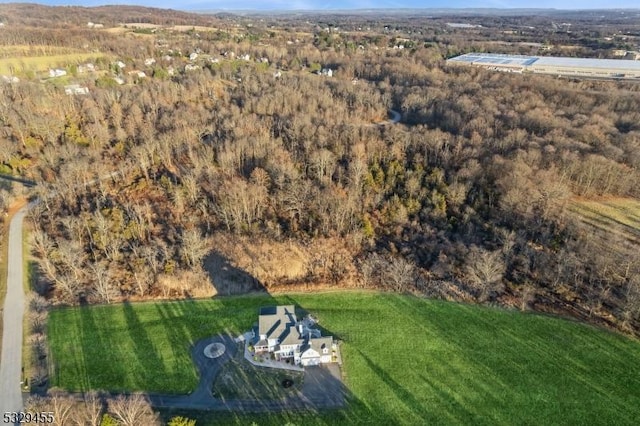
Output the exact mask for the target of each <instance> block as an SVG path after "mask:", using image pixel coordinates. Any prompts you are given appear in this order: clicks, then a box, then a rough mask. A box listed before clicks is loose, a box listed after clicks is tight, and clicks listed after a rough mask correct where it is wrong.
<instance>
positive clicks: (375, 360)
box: [49, 292, 640, 425]
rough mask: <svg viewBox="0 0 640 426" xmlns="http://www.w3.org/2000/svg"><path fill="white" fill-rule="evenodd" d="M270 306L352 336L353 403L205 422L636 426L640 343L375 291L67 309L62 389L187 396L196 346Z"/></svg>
mask: <svg viewBox="0 0 640 426" xmlns="http://www.w3.org/2000/svg"><path fill="white" fill-rule="evenodd" d="M269 304H296V305H298V306H299V307H300V308H302V309H303V310H306V311H309V312H311V313H313V315H315V316H317V317H318V318H319V320H320V326H321V327H323V328H324V332H325V333H328V334H333V335H334V336H336V337H337V338H339V339H341V340H342V341H343V342H344V343H343V345H342V353H343V357H344V362H345V364H344V367H343V374H344V376H345V377H344V380H345V385H346V387H347V389H348V397H347V398H348V401H349V402H348V406H347V407H346V408H345V409H342V410H339V411H330V412H324V413H320V415H318V414H317V413H304V412H295V413H272V414H260V415H248V414H243V413H217V414H216V415H215V416H212V415H211V414H210V413H209V414H207V415H205V414H202V415H201V417H200V416H199V415H198V413H187V414H188V415H190V416H191V417H198V424H216V423H220V424H230V423H237V424H250V423H251V422H252V421H254V420H255V421H257V422H258V423H259V424H261V425H263V424H282V423H283V422H287V421H290V422H293V423H295V424H302V423H304V424H336V423H344V424H354V423H355V424H372V423H373V424H425V423H426V424H433V423H438V424H442V423H465V424H532V423H536V424H550V423H553V424H586V423H591V422H592V421H593V420H594V419H598V421H599V422H602V423H603V424H633V422H634V419H637V418H639V417H640V342H638V341H637V340H632V339H629V338H626V337H624V336H620V335H617V334H613V333H610V332H607V331H603V330H600V329H596V328H594V327H591V326H587V325H583V324H579V323H575V322H571V321H567V320H563V319H559V318H554V317H549V316H543V315H537V314H528V313H520V312H515V311H506V310H501V309H495V308H486V307H477V306H468V305H462V304H455V303H448V302H440V301H433V300H426V299H420V298H417V297H413V296H404V295H391V294H380V293H371V292H335V293H323V294H313V295H310V294H290V295H274V296H269V295H260V296H246V297H223V298H218V299H214V300H191V301H178V302H150V303H140V304H120V305H106V306H93V307H70V308H59V309H55V310H53V311H52V312H51V315H50V319H49V342H50V345H51V354H52V364H53V372H52V377H51V382H52V383H51V384H52V385H53V386H59V387H62V388H65V389H69V390H77V391H80V390H87V389H105V390H113V391H134V390H144V391H149V392H166V393H186V392H189V390H191V389H193V388H194V387H195V386H196V382H197V378H196V370H195V368H194V366H193V364H192V363H191V359H190V356H189V345H191V344H192V343H194V342H195V341H197V340H199V339H201V338H204V337H207V336H210V335H212V334H215V333H218V332H221V331H227V332H230V333H232V334H237V333H240V332H242V331H244V330H246V329H248V328H249V327H250V326H251V325H252V324H253V322H255V321H256V319H257V309H258V307H260V306H263V305H269ZM323 334H324V333H323ZM170 414H175V413H170Z"/></svg>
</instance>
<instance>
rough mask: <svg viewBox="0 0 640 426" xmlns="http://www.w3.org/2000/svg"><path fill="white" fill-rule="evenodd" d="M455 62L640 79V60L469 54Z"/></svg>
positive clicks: (510, 69)
mask: <svg viewBox="0 0 640 426" xmlns="http://www.w3.org/2000/svg"><path fill="white" fill-rule="evenodd" d="M447 64H452V65H473V66H479V67H483V68H487V69H490V70H495V71H505V72H517V73H537V74H553V75H559V76H560V75H561V76H573V77H591V78H620V79H622V78H624V79H640V61H631V60H625V59H591V58H568V57H559V56H524V55H505V54H500V53H466V54H464V55H460V56H456V57H455V58H451V59H448V60H447Z"/></svg>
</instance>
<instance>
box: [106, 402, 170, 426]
mask: <svg viewBox="0 0 640 426" xmlns="http://www.w3.org/2000/svg"><path fill="white" fill-rule="evenodd" d="M107 404H108V411H109V412H110V413H111V414H113V416H114V417H115V418H116V419H117V420H118V421H119V422H120V423H122V425H123V426H139V425H149V426H153V425H159V424H160V421H159V419H158V415H157V414H156V413H154V412H153V410H152V409H151V404H149V401H148V400H147V398H146V397H145V396H143V395H140V394H133V395H130V396H128V397H126V396H124V395H120V396H118V397H116V398H114V399H110V400H109V401H108V403H107Z"/></svg>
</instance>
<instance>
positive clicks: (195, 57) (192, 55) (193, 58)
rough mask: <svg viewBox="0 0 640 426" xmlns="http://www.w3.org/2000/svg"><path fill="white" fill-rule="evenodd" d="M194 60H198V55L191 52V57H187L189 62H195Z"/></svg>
mask: <svg viewBox="0 0 640 426" xmlns="http://www.w3.org/2000/svg"><path fill="white" fill-rule="evenodd" d="M196 59H198V54H197V53H196V52H193V53H192V54H191V55H189V60H190V61H195V60H196Z"/></svg>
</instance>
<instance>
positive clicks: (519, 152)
mask: <svg viewBox="0 0 640 426" xmlns="http://www.w3.org/2000/svg"><path fill="white" fill-rule="evenodd" d="M188 37H192V38H186V39H181V41H180V43H185V44H186V43H194V44H195V43H197V44H198V46H201V47H202V48H203V50H205V49H206V50H205V51H210V52H215V51H222V50H225V49H228V48H233V47H234V45H233V42H232V41H229V40H227V41H215V40H204V41H203V40H196V39H197V37H196V35H195V34H193V35H189V36H188ZM127 43H132V42H131V41H127ZM240 43H246V41H241V42H240ZM124 44H125V43H123V47H122V49H123V50H127V51H129V52H134V51H135V49H134V48H133V47H132V45H130V44H129V45H127V46H124ZM316 44H317V43H316ZM316 44H314V39H310V40H307V41H305V42H304V43H303V45H302V46H300V47H296V48H289V47H285V46H288V45H286V44H285V45H277V46H272V47H270V48H264V47H258V46H256V45H251V44H250V45H248V46H250V47H251V48H252V49H255V51H252V53H253V54H261V53H260V51H258V49H264V50H263V53H264V54H267V55H270V54H277V55H280V57H278V58H276V59H277V60H273V61H271V62H270V64H268V65H266V66H263V65H259V64H256V63H253V62H239V61H223V62H222V63H220V64H211V65H208V66H205V67H202V69H200V70H196V71H192V72H185V73H178V74H177V75H175V76H174V77H172V78H167V79H159V78H153V79H147V80H146V81H143V82H141V83H140V84H137V85H132V86H122V87H116V88H100V87H96V88H92V91H91V94H90V95H88V96H85V97H68V96H64V95H62V94H61V93H60V92H59V91H57V90H55V89H54V88H50V87H48V86H42V85H40V84H37V83H24V84H20V85H11V86H7V85H5V86H2V88H1V90H2V94H1V96H2V97H3V99H6V100H7V101H6V102H4V103H2V105H0V106H1V111H0V112H1V113H2V117H3V123H4V127H3V132H4V136H5V138H4V139H0V143H1V144H2V149H1V150H0V152H2V154H1V155H2V156H3V157H2V162H3V164H5V165H6V166H7V167H10V168H11V170H13V171H15V172H18V173H21V174H25V175H28V176H30V177H32V178H34V179H37V180H38V181H40V182H43V184H42V185H41V186H40V189H39V195H40V197H41V198H42V202H41V203H40V205H39V207H38V208H37V209H34V210H33V213H32V217H33V221H34V225H35V227H36V231H35V232H34V251H35V253H36V254H37V256H38V258H39V263H40V268H41V271H42V277H41V280H40V282H39V283H38V286H39V289H40V291H41V292H42V293H43V294H47V295H50V296H51V297H52V298H53V299H54V300H55V301H57V302H61V303H78V302H81V301H87V302H107V303H108V302H112V301H117V300H120V299H122V298H127V297H137V298H146V297H176V296H183V295H204V294H207V292H210V291H211V287H210V283H209V279H208V277H207V275H206V273H205V271H204V270H203V263H202V261H203V259H204V258H205V256H206V255H207V254H208V253H210V252H211V251H218V252H222V253H224V252H225V248H224V247H217V243H218V241H216V240H215V239H213V236H214V235H220V233H225V234H236V235H243V236H244V238H247V237H248V238H250V237H256V238H257V237H260V239H261V241H263V240H264V239H271V240H272V241H274V242H286V241H290V242H291V243H292V244H299V245H304V244H307V243H308V242H310V241H317V240H318V239H321V238H323V239H327V240H328V239H331V241H340V240H341V241H344V243H340V244H341V249H343V250H344V248H345V247H348V250H349V253H350V256H341V258H340V259H336V258H335V257H333V258H332V257H331V256H330V255H327V256H326V257H320V258H318V259H316V260H315V261H314V262H316V265H317V266H313V265H311V266H309V267H308V273H307V276H306V277H305V278H304V281H305V282H306V283H307V284H311V285H313V284H314V283H317V284H318V285H319V284H320V283H324V284H326V283H327V282H328V283H329V284H330V285H333V286H341V285H347V284H349V285H363V286H375V287H379V288H386V289H389V290H393V291H417V292H421V293H426V294H429V295H433V296H436V297H447V298H454V299H458V300H460V299H464V300H480V301H487V302H493V303H501V304H505V305H510V306H518V307H521V308H523V309H524V308H527V307H534V308H536V309H545V310H556V311H563V312H571V313H572V314H574V315H578V316H585V317H592V318H600V319H602V320H603V321H607V322H608V323H609V324H611V325H613V326H616V327H622V326H624V327H627V328H630V329H637V326H638V316H639V315H640V302H639V300H640V297H639V296H638V295H639V294H640V283H639V282H638V280H637V276H638V273H637V272H638V270H639V268H640V262H638V255H637V253H634V252H631V251H614V250H612V251H611V252H608V253H603V252H602V251H601V250H599V249H598V248H597V247H595V246H594V245H593V244H590V243H589V240H587V239H585V237H583V236H582V235H583V233H581V232H580V230H579V228H578V227H577V225H576V224H575V223H574V220H573V219H572V217H571V216H570V215H568V214H567V211H566V206H567V203H568V202H569V201H570V200H571V199H572V197H574V196H576V195H580V196H585V197H591V196H595V195H605V194H606V195H616V196H621V197H638V196H640V191H639V189H638V186H637V185H636V182H637V181H638V178H639V177H640V175H639V170H640V147H639V145H638V138H639V137H640V127H639V126H638V118H639V117H638V112H637V111H639V110H640V109H639V107H640V95H639V94H638V92H637V88H634V86H631V85H625V84H623V83H615V82H576V81H568V80H557V79H554V78H552V77H545V76H522V75H508V74H502V73H491V72H487V71H483V70H477V69H471V68H449V67H447V66H446V65H445V64H444V62H443V60H442V58H443V56H444V55H443V52H444V51H445V50H446V47H444V46H441V45H437V44H431V45H427V46H424V45H419V46H416V47H414V48H412V49H388V50H387V49H379V50H375V49H364V50H363V49H359V48H357V49H343V48H341V47H327V46H325V45H320V46H318V45H316ZM237 46H238V45H236V50H240V49H237ZM243 46H245V45H243ZM146 54H147V52H140V53H138V55H137V56H136V57H133V58H132V59H131V60H132V61H139V60H140V59H141V58H143V57H144V56H142V55H146ZM270 59H273V58H270ZM276 62H277V63H287V64H298V65H299V66H296V67H291V66H290V67H289V71H285V72H282V73H281V76H280V77H277V76H275V75H274V71H275V70H276V68H277V66H276V65H275V63H276ZM312 63H320V64H322V65H325V64H331V66H332V67H333V68H334V69H335V70H336V74H335V77H333V78H326V77H322V76H319V75H316V74H312V73H311V72H310V68H308V66H309V65H310V64H312ZM391 108H394V109H397V110H399V111H401V112H402V124H397V125H385V126H378V125H376V124H374V123H375V122H378V121H382V120H385V119H386V118H387V112H388V110H389V109H391ZM336 244H338V243H336ZM231 261H233V259H231ZM354 270H356V271H357V272H358V273H357V274H356V275H357V277H355V278H354V274H353V273H352V272H353V271H354ZM265 275H268V274H265ZM213 281H214V284H215V277H213ZM347 281H349V283H347ZM185 283H187V284H189V283H194V284H193V285H185ZM263 284H265V285H266V284H269V283H263Z"/></svg>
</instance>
